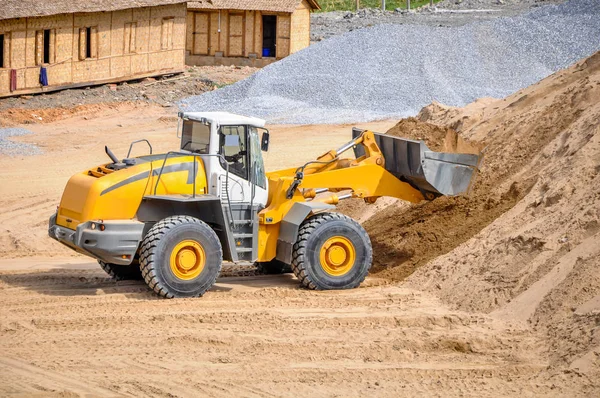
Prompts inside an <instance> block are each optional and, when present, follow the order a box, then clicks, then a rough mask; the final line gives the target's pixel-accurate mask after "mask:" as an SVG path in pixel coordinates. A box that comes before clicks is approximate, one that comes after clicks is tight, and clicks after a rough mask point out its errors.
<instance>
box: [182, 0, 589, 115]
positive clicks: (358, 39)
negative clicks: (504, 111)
mask: <svg viewBox="0 0 600 398" xmlns="http://www.w3.org/2000/svg"><path fill="white" fill-rule="evenodd" d="M575 27H576V28H575ZM594 37H596V38H597V37H600V2H598V1H597V0H572V1H569V2H567V3H565V4H561V5H549V6H545V7H540V8H537V9H534V10H533V11H531V12H528V13H526V14H523V15H520V16H517V17H511V18H498V19H495V20H491V21H485V22H480V23H472V24H469V25H465V26H460V27H447V28H444V27H431V26H422V25H377V26H374V27H372V28H366V29H360V30H356V31H353V32H349V33H347V34H344V35H341V36H336V37H333V38H331V39H328V40H325V41H323V42H320V43H317V44H315V45H312V46H310V47H309V48H307V49H305V50H302V51H300V52H298V53H295V54H293V55H291V56H289V57H287V58H285V59H283V60H281V61H279V62H276V63H274V64H271V65H269V66H267V67H265V68H263V69H262V70H260V71H259V72H257V73H256V74H254V75H252V76H251V77H249V78H248V79H245V80H243V81H240V82H238V83H236V84H233V85H231V86H228V87H225V88H223V89H220V90H216V91H214V92H209V93H206V94H203V95H200V96H193V97H189V98H187V99H184V100H182V101H181V102H180V103H179V106H180V108H181V109H182V110H184V111H217V110H219V111H230V112H235V113H240V114H245V115H252V116H257V117H262V118H265V119H266V120H268V121H269V122H270V123H282V124H286V123H291V124H311V123H346V122H348V123H350V122H364V121H371V120H376V119H385V118H398V117H406V116H411V115H415V114H417V113H418V111H419V109H421V108H422V107H423V106H425V105H427V104H429V103H431V102H432V101H434V100H435V101H439V102H441V103H444V104H447V105H455V106H463V105H465V104H467V103H470V102H472V101H474V100H475V99H477V98H480V97H495V98H502V97H504V96H506V95H509V94H511V93H513V92H515V91H517V90H519V89H521V88H524V87H527V86H529V85H531V84H533V83H535V82H536V81H538V80H540V79H542V78H544V77H546V76H548V75H550V74H552V73H553V72H555V71H558V70H560V69H561V68H565V67H567V66H568V65H570V64H572V63H573V62H576V61H577V60H579V59H581V58H584V57H587V56H589V55H591V54H593V53H594V52H595V51H597V50H598V49H600V40H593V39H592V38H594Z"/></svg>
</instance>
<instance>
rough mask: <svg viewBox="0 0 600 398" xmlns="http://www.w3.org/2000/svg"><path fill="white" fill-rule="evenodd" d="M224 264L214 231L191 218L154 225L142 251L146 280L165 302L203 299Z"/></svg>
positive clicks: (179, 218) (142, 265)
mask: <svg viewBox="0 0 600 398" xmlns="http://www.w3.org/2000/svg"><path fill="white" fill-rule="evenodd" d="M222 262H223V249H222V248H221V242H220V241H219V238H218V237H217V234H216V233H215V231H213V229H212V228H211V227H210V226H209V225H208V224H206V223H205V222H203V221H200V220H199V219H197V218H194V217H190V216H173V217H168V218H165V219H164V220H161V221H159V222H157V223H156V224H154V226H153V227H152V228H150V230H149V231H148V234H147V235H146V237H145V238H144V240H143V241H142V246H141V250H140V269H141V271H142V276H143V277H144V280H145V281H146V283H147V284H148V286H149V287H150V288H151V289H152V290H154V292H155V293H156V294H158V295H159V296H161V297H165V298H175V297H199V296H202V295H203V294H204V293H205V292H206V291H207V290H208V289H210V288H211V287H212V286H213V285H214V283H215V281H216V280H217V277H218V276H219V273H220V272H221V263H222Z"/></svg>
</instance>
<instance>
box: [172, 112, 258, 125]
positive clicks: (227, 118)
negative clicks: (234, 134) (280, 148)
mask: <svg viewBox="0 0 600 398" xmlns="http://www.w3.org/2000/svg"><path fill="white" fill-rule="evenodd" d="M183 117H184V118H188V119H191V120H196V121H199V122H200V121H202V119H205V120H206V121H207V122H209V123H216V124H218V125H219V126H233V125H238V126H239V125H244V126H254V127H259V128H262V127H265V123H266V122H265V121H264V120H263V119H259V118H256V117H248V116H241V115H236V114H235V113H229V112H184V113H183Z"/></svg>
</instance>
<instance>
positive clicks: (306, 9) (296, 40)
mask: <svg viewBox="0 0 600 398" xmlns="http://www.w3.org/2000/svg"><path fill="white" fill-rule="evenodd" d="M310 11H311V8H310V6H309V5H308V3H307V2H306V0H302V1H301V2H300V4H298V7H297V8H296V11H294V13H293V14H292V21H291V28H290V31H291V33H290V54H293V53H295V52H296V51H300V50H302V49H303V48H306V47H308V46H309V45H310Z"/></svg>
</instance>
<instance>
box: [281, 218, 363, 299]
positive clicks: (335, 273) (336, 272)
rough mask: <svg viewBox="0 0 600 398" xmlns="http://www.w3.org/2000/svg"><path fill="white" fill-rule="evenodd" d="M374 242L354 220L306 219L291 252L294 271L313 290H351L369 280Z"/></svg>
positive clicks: (302, 282)
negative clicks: (372, 242) (372, 243)
mask: <svg viewBox="0 0 600 398" xmlns="http://www.w3.org/2000/svg"><path fill="white" fill-rule="evenodd" d="M372 260H373V248H372V247H371V239H369V235H368V234H367V232H366V231H365V230H364V228H363V227H362V226H361V225H360V224H359V223H358V222H356V221H355V220H353V219H352V218H350V217H348V216H345V215H343V214H339V213H319V214H316V215H314V216H311V217H309V218H307V219H306V220H304V222H303V223H302V224H301V225H300V230H299V231H298V240H297V241H296V244H294V249H293V252H292V270H293V271H294V274H295V275H296V277H297V278H298V279H299V280H300V283H301V284H302V286H304V287H306V288H308V289H312V290H333V289H352V288H355V287H358V286H359V285H360V284H361V283H362V282H363V281H364V280H365V278H366V277H367V274H368V273H369V269H370V268H371V262H372Z"/></svg>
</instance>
